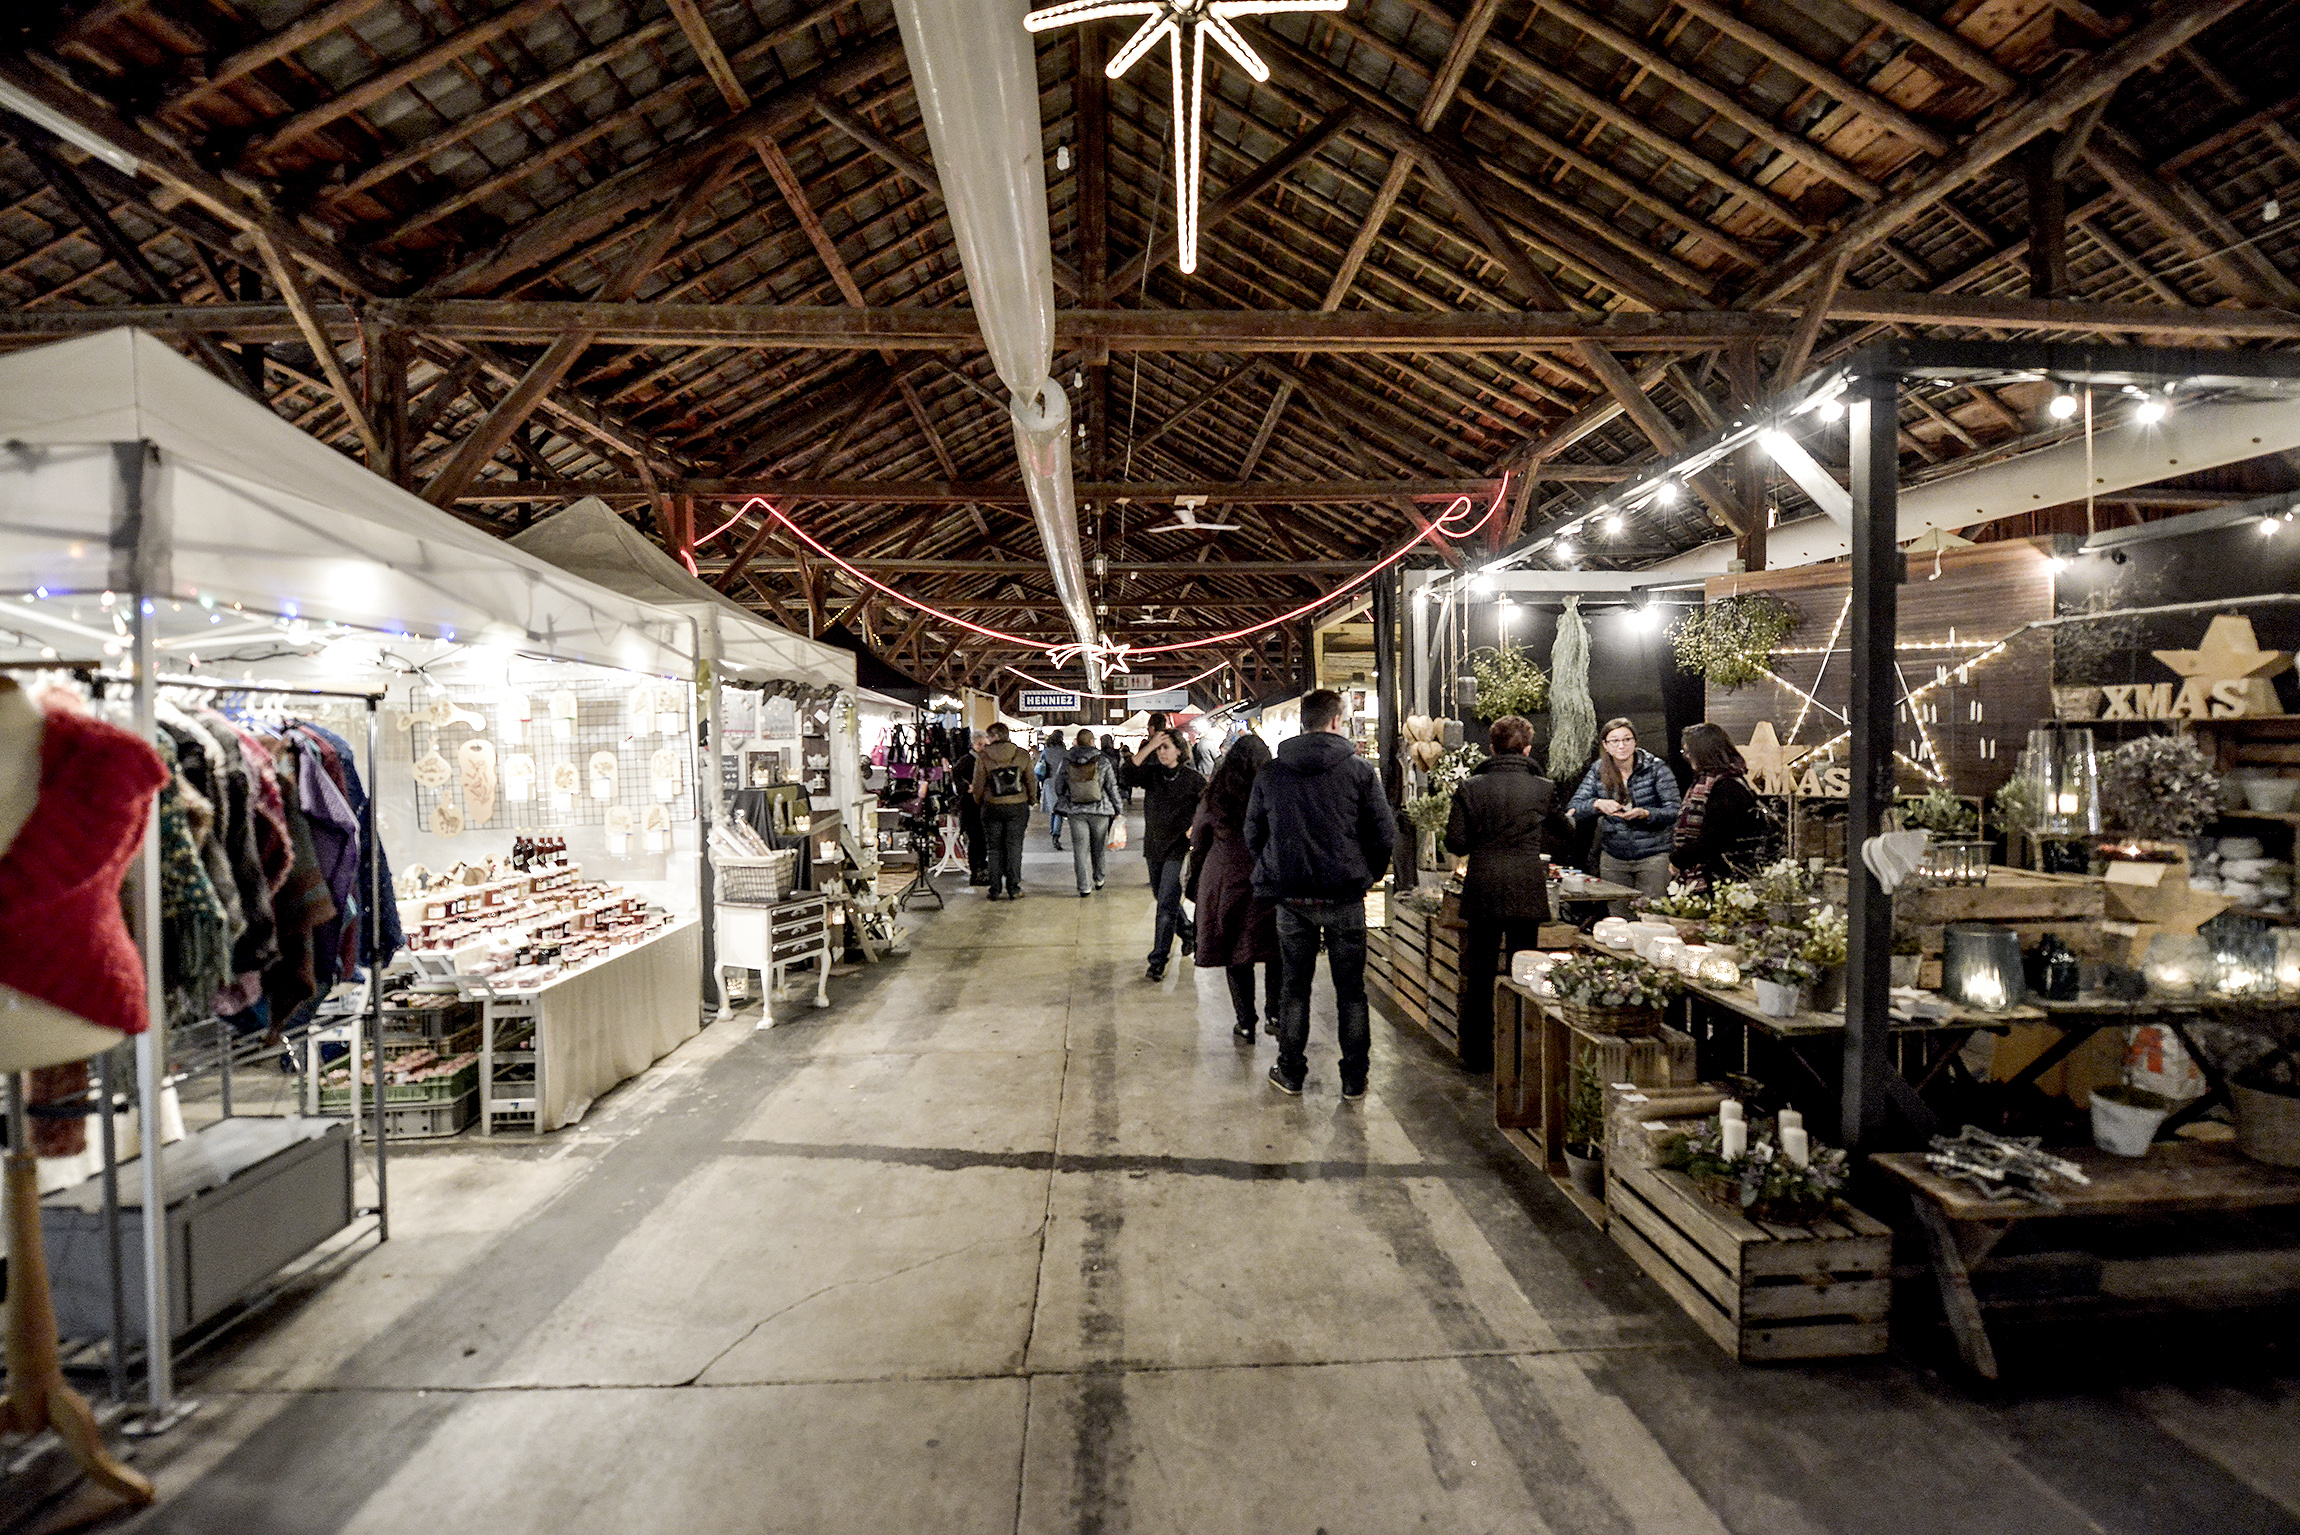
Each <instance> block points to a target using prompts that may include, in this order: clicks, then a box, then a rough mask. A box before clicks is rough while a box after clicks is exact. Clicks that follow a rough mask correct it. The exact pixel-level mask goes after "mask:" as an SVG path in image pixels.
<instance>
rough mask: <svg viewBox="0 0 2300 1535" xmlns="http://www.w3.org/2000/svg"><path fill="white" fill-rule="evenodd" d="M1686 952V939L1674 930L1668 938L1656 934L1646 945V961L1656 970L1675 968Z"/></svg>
mask: <svg viewBox="0 0 2300 1535" xmlns="http://www.w3.org/2000/svg"><path fill="white" fill-rule="evenodd" d="M1684 953H1685V940H1684V939H1682V938H1680V937H1678V936H1677V934H1676V933H1675V932H1674V931H1672V932H1671V933H1670V934H1669V936H1667V937H1666V938H1664V937H1661V936H1659V935H1656V936H1655V937H1654V938H1653V939H1652V941H1651V942H1649V943H1647V944H1646V946H1645V962H1646V963H1647V964H1649V965H1651V966H1653V967H1654V968H1655V969H1656V970H1674V969H1676V968H1677V961H1678V959H1679V958H1680V957H1681V956H1682V955H1683V954H1684Z"/></svg>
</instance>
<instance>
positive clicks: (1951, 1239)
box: [1869, 1141, 2300, 1380]
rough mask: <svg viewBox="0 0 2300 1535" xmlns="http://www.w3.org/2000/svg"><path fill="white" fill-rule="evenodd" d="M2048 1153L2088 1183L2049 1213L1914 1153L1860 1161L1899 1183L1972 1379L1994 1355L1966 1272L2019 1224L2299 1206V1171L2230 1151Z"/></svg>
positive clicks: (1992, 1372)
mask: <svg viewBox="0 0 2300 1535" xmlns="http://www.w3.org/2000/svg"><path fill="white" fill-rule="evenodd" d="M2053 1154H2054V1155H2055V1156H2059V1157H2065V1158H2066V1159H2068V1160H2069V1161H2071V1162H2074V1163H2075V1164H2076V1165H2077V1166H2078V1167H2079V1168H2081V1169H2082V1170H2083V1171H2084V1174H2085V1176H2086V1177H2088V1178H2090V1179H2091V1180H2092V1181H2091V1182H2090V1183H2089V1184H2081V1185H2071V1186H2067V1187H2063V1188H2056V1189H2055V1190H2054V1193H2055V1194H2056V1195H2058V1196H2059V1199H2060V1204H2059V1206H2058V1208H2054V1207H2051V1206H2046V1205H2037V1204H2030V1203H2028V1202H2027V1201H2025V1200H1992V1199H1989V1198H1988V1197H1987V1196H1985V1195H1983V1194H1981V1193H1979V1192H1978V1191H1977V1190H1975V1189H1974V1188H1973V1187H1972V1186H1971V1185H1970V1184H1966V1183H1961V1182H1957V1181H1954V1180H1951V1179H1948V1178H1943V1177H1941V1176H1940V1175H1939V1174H1937V1173H1935V1172H1933V1171H1932V1170H1931V1169H1929V1168H1927V1167H1926V1166H1925V1159H1924V1156H1923V1154H1922V1153H1921V1152H1913V1151H1895V1152H1886V1153H1883V1154H1881V1155H1878V1156H1873V1157H1871V1158H1870V1159H1869V1162H1870V1165H1871V1166H1873V1167H1875V1168H1876V1169H1877V1170H1878V1171H1880V1172H1882V1173H1884V1174H1886V1175H1887V1176H1889V1177H1893V1178H1897V1179H1899V1180H1900V1181H1901V1182H1902V1183H1904V1184H1906V1185H1908V1187H1909V1191H1910V1193H1911V1195H1912V1197H1911V1199H1910V1201H1909V1203H1910V1205H1911V1206H1912V1207H1913V1208H1914V1209H1915V1211H1916V1213H1917V1220H1918V1223H1919V1224H1920V1225H1921V1226H1922V1227H1923V1228H1924V1233H1925V1242H1926V1245H1927V1247H1928V1248H1930V1250H1931V1255H1932V1267H1933V1278H1934V1280H1935V1282H1936V1283H1937V1284H1938V1285H1939V1286H1940V1291H1941V1305H1942V1308H1943V1309H1944V1310H1945V1311H1946V1312H1947V1313H1948V1319H1949V1330H1950V1331H1951V1332H1952V1333H1954V1334H1955V1336H1956V1340H1957V1351H1958V1353H1959V1354H1961V1355H1962V1356H1963V1358H1964V1361H1965V1364H1966V1365H1967V1366H1968V1367H1970V1368H1971V1370H1972V1371H1973V1373H1974V1374H1976V1375H1979V1376H1981V1377H1983V1378H1984V1379H1987V1380H1995V1379H1996V1378H1997V1358H1996V1350H1995V1349H1994V1347H1992V1346H1991V1344H1990V1342H1989V1334H1988V1326H1987V1323H1986V1322H1985V1321H1984V1320H1983V1318H1982V1315H1981V1304H1980V1300H1979V1298H1978V1297H1977V1296H1976V1295H1975V1294H1974V1293H1973V1279H1972V1276H1973V1270H1974V1269H1975V1268H1977V1267H1979V1266H1980V1264H1981V1262H1982V1261H1983V1260H1984V1259H1986V1258H1987V1257H1988V1255H1989V1253H1990V1252H1991V1251H1993V1250H1994V1249H1995V1247H1996V1245H1997V1243H1998V1242H2000V1241H2002V1240H2003V1239H2004V1235H2005V1233H2006V1232H2008V1231H2010V1230H2012V1228H2013V1227H2014V1226H2015V1225H2017V1224H2019V1223H2020V1222H2022V1221H2029V1220H2053V1219H2067V1218H2070V1217H2075V1216H2093V1217H2099V1216H2120V1217H2129V1216H2166V1215H2185V1214H2195V1213H2198V1212H2206V1211H2224V1210H2260V1209H2273V1208H2277V1207H2281V1206H2290V1205H2300V1172H2293V1171H2290V1170H2288V1169H2285V1168H2279V1167H2270V1166H2268V1165H2267V1164H2265V1163H2261V1162H2255V1161H2253V1160H2252V1159H2251V1158H2249V1157H2246V1156H2245V1155H2243V1154H2242V1153H2241V1152H2239V1151H2237V1150H2236V1148H2235V1147H2233V1146H2230V1145H2225V1144H2205V1143H2199V1142H2194V1141H2175V1142H2171V1143H2169V1144H2165V1145H2160V1146H2154V1147H2151V1148H2150V1150H2149V1153H2148V1155H2147V1156H2145V1157H2120V1156H2114V1155H2111V1154H2110V1153H2108V1152H2105V1151H2099V1150H2095V1149H2093V1148H2091V1147H2084V1148H2080V1149H2075V1150H2067V1151H2055V1152H2054V1153H2053ZM2290 1277H2291V1284H2290V1286H2289V1287H2290V1288H2300V1266H2296V1267H2294V1268H2293V1270H2292V1272H2291V1276H2290Z"/></svg>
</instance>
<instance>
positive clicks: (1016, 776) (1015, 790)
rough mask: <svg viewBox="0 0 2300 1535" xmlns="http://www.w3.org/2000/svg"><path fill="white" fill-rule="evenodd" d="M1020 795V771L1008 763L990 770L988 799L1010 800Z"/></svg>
mask: <svg viewBox="0 0 2300 1535" xmlns="http://www.w3.org/2000/svg"><path fill="white" fill-rule="evenodd" d="M1020 793H1022V769H1021V768H1019V767H1017V766H1015V765H1014V764H1013V763H1011V762H1009V763H1007V764H1005V765H1004V766H1003V767H994V768H992V769H991V770H990V797H991V798H992V799H1012V798H1013V797H1014V796H1015V795H1018V794H1020Z"/></svg>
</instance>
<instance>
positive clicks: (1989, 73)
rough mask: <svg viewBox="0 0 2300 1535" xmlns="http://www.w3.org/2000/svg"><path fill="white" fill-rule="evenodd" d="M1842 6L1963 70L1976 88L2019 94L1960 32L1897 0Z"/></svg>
mask: <svg viewBox="0 0 2300 1535" xmlns="http://www.w3.org/2000/svg"><path fill="white" fill-rule="evenodd" d="M1845 4H1847V5H1849V6H1851V7H1852V8H1853V9H1854V10H1856V11H1859V12H1860V13H1861V14H1862V15H1864V16H1866V17H1868V18H1869V19H1870V20H1871V21H1874V22H1879V23H1881V24H1883V25H1885V26H1888V27H1891V28H1892V29H1893V30H1894V31H1895V32H1898V33H1900V34H1901V36H1903V37H1905V38H1907V39H1908V40H1909V41H1910V42H1912V43H1915V44H1916V45H1917V46H1918V47H1920V48H1923V49H1924V50H1925V51H1926V52H1928V53H1930V54H1932V55H1933V56H1934V57H1935V58H1938V59H1939V60H1940V61H1941V62H1942V63H1944V64H1947V65H1949V66H1950V67H1952V68H1954V69H1957V70H1960V71H1962V72H1963V74H1964V76H1965V78H1966V79H1968V80H1971V81H1972V82H1973V83H1974V84H1975V85H1979V86H1983V87H1985V88H1986V89H1988V90H1989V91H1990V92H1992V93H1994V94H1995V95H1998V96H2011V95H2015V94H2018V92H2019V90H2020V82H2019V81H2018V80H2016V79H2014V78H2013V77H2012V76H2011V75H2010V74H2007V73H2006V72H2005V71H2004V69H2003V68H2002V67H2000V66H1999V65H1998V63H1997V61H1996V60H1995V59H1992V58H1990V57H1989V55H1988V53H1987V52H1986V51H1985V50H1983V49H1982V48H1981V47H1980V45H1979V44H1977V43H1974V42H1971V41H1969V40H1967V39H1966V38H1965V36H1964V35H1963V34H1962V33H1960V32H1955V31H1952V30H1950V29H1949V28H1947V27H1944V26H1941V25H1939V24H1937V23H1935V22H1932V21H1928V20H1926V19H1925V18H1924V17H1923V16H1921V15H1919V14H1918V13H1917V12H1915V11H1912V10H1910V9H1909V8H1908V7H1907V6H1905V5H1901V4H1899V3H1898V0H1845ZM1942 83H1943V84H1954V82H1953V81H1943V82H1942Z"/></svg>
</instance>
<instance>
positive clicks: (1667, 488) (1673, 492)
mask: <svg viewBox="0 0 2300 1535" xmlns="http://www.w3.org/2000/svg"><path fill="white" fill-rule="evenodd" d="M1683 494H1685V491H1684V489H1683V487H1681V486H1680V485H1678V483H1677V482H1676V481H1675V480H1663V481H1662V482H1661V488H1660V489H1658V490H1656V491H1655V492H1654V493H1653V495H1654V499H1656V500H1658V501H1659V502H1660V503H1661V504H1662V505H1663V506H1675V505H1676V504H1677V498H1678V497H1679V496H1681V495H1683Z"/></svg>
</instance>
